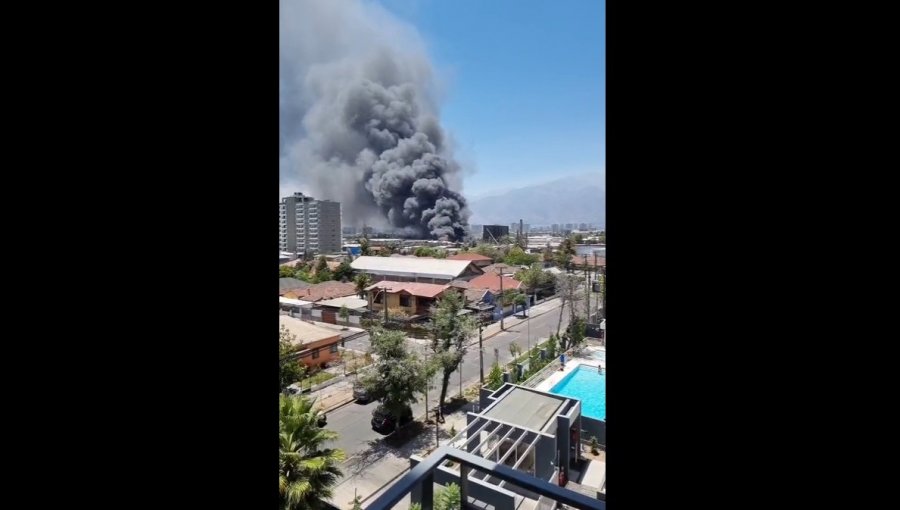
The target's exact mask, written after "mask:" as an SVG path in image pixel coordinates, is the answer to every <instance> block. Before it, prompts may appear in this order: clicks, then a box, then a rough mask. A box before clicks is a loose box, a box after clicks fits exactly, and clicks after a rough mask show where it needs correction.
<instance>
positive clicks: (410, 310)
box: [366, 281, 451, 320]
mask: <svg viewBox="0 0 900 510" xmlns="http://www.w3.org/2000/svg"><path fill="white" fill-rule="evenodd" d="M448 289H451V287H450V285H447V284H444V285H438V284H434V283H416V282H392V281H382V282H379V283H376V284H375V285H372V286H370V287H367V288H366V296H367V298H368V300H369V305H370V307H371V309H372V310H373V311H375V312H380V311H383V310H384V306H385V303H387V308H388V313H390V312H391V311H394V310H402V311H403V312H404V313H405V314H406V315H408V316H409V320H421V319H424V318H427V317H428V316H430V314H431V305H433V304H434V303H435V301H436V300H437V299H438V298H439V297H441V296H442V295H444V293H445V292H447V291H448Z"/></svg>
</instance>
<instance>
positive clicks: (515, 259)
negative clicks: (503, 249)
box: [503, 246, 537, 266]
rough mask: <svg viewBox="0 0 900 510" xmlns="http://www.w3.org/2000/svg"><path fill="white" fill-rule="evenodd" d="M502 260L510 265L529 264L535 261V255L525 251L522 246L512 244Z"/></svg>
mask: <svg viewBox="0 0 900 510" xmlns="http://www.w3.org/2000/svg"><path fill="white" fill-rule="evenodd" d="M503 262H505V263H507V264H509V265H512V266H530V265H531V264H534V263H535V262H537V255H531V254H530V253H525V250H523V249H522V248H520V247H518V246H513V247H512V248H510V250H509V252H508V253H507V254H506V257H504V258H503Z"/></svg>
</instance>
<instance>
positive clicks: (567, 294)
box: [556, 273, 583, 351]
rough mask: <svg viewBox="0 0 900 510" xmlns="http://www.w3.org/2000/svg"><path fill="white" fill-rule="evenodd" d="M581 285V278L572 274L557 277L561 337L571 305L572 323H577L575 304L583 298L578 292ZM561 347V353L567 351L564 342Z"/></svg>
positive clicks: (557, 328) (557, 326)
mask: <svg viewBox="0 0 900 510" xmlns="http://www.w3.org/2000/svg"><path fill="white" fill-rule="evenodd" d="M580 283H581V278H579V277H577V276H575V275H572V274H568V273H561V274H559V275H558V276H557V279H556V290H557V292H558V293H559V299H560V306H559V322H558V323H557V324H556V334H557V335H559V329H560V328H561V327H562V318H563V313H564V312H565V309H566V305H569V314H570V322H574V321H575V302H576V301H580V300H581V299H582V297H583V296H582V295H581V293H579V292H578V286H579V284H580ZM560 347H561V349H560V350H561V351H564V350H566V345H565V342H563V343H562V345H561V346H560Z"/></svg>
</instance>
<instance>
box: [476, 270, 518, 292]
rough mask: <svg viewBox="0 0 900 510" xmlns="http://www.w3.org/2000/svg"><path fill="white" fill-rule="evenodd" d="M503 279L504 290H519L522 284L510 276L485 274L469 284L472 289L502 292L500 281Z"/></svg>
mask: <svg viewBox="0 0 900 510" xmlns="http://www.w3.org/2000/svg"><path fill="white" fill-rule="evenodd" d="M501 278H503V290H513V289H518V288H520V287H521V286H522V282H520V281H519V280H516V279H514V278H512V277H510V276H506V275H503V276H502V277H501V276H500V275H496V274H489V273H485V274H483V275H481V276H476V277H475V278H473V279H472V280H471V281H470V282H469V288H470V289H490V290H491V292H500V279H501Z"/></svg>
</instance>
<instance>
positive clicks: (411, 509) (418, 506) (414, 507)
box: [409, 503, 422, 510]
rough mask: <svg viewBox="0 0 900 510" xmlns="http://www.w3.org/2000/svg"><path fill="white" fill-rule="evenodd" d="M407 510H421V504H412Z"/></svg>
mask: <svg viewBox="0 0 900 510" xmlns="http://www.w3.org/2000/svg"><path fill="white" fill-rule="evenodd" d="M409 510H422V504H421V503H413V504H411V505H409Z"/></svg>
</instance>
